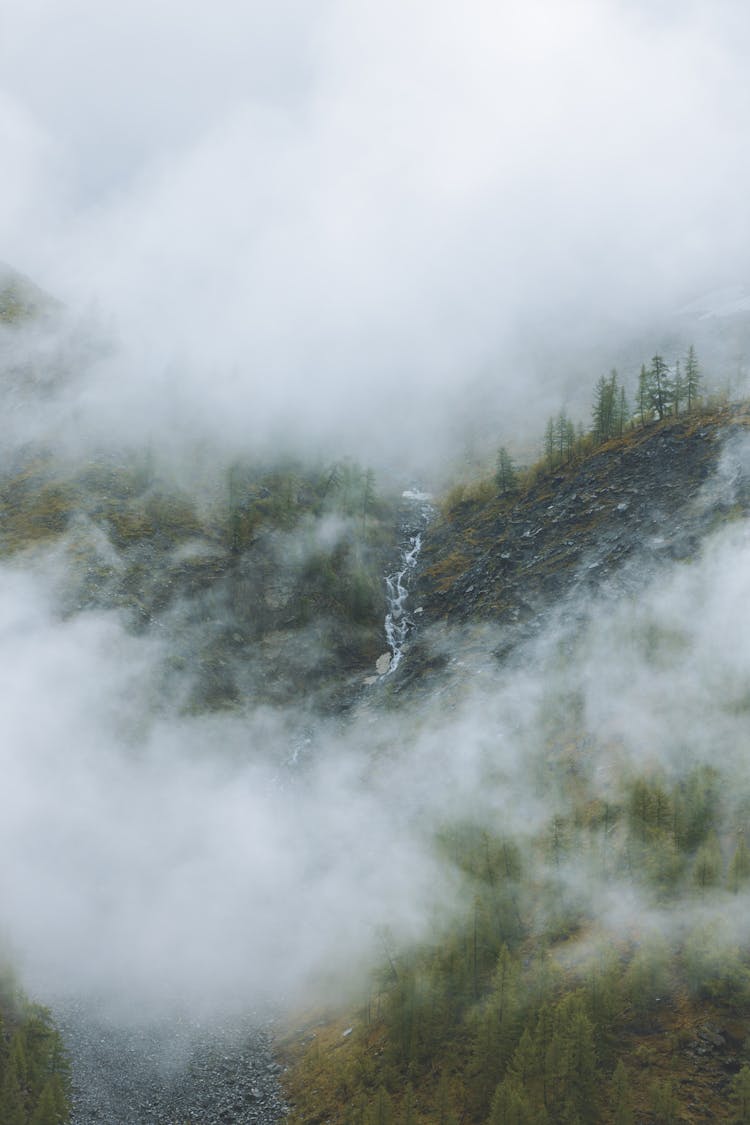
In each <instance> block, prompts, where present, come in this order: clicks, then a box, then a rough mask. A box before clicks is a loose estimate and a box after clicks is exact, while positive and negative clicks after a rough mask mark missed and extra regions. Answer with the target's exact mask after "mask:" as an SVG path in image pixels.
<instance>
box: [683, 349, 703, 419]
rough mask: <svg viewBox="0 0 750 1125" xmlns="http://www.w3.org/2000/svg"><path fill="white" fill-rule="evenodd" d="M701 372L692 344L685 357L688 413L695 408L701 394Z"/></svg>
mask: <svg viewBox="0 0 750 1125" xmlns="http://www.w3.org/2000/svg"><path fill="white" fill-rule="evenodd" d="M700 382H701V373H700V367H699V365H698V360H697V358H696V355H695V348H694V347H693V345H692V344H691V345H690V347H689V348H688V353H687V357H686V359H685V405H686V407H687V410H688V413H689V412H690V411H691V410H694V409H695V406H696V405H697V402H698V396H699V394H700Z"/></svg>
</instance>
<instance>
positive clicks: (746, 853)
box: [727, 835, 750, 894]
mask: <svg viewBox="0 0 750 1125" xmlns="http://www.w3.org/2000/svg"><path fill="white" fill-rule="evenodd" d="M749 881H750V848H748V846H747V844H746V843H745V837H744V835H743V836H740V839H739V842H738V844H737V847H736V848H735V850H734V855H733V856H732V858H731V860H730V861H729V871H728V873H727V885H728V886H729V889H730V891H732V892H733V893H734V894H737V893H738V891H739V890H741V888H742V887H744V886H746V885H747V883H748V882H749Z"/></svg>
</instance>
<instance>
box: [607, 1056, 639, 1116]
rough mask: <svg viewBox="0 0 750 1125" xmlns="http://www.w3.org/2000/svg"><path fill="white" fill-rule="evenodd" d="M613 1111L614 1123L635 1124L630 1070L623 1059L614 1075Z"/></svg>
mask: <svg viewBox="0 0 750 1125" xmlns="http://www.w3.org/2000/svg"><path fill="white" fill-rule="evenodd" d="M611 1102H612V1113H613V1120H614V1125H633V1120H634V1118H633V1102H632V1098H631V1095H630V1082H629V1081H628V1072H627V1071H626V1069H625V1067H624V1066H623V1063H622V1059H620V1061H619V1062H618V1063H617V1066H616V1067H615V1072H614V1074H613V1075H612V1099H611Z"/></svg>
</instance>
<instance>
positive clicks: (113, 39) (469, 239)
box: [0, 0, 750, 461]
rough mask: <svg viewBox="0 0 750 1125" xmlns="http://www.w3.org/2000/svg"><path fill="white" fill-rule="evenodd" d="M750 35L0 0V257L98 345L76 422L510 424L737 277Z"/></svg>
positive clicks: (176, 428)
mask: <svg viewBox="0 0 750 1125" xmlns="http://www.w3.org/2000/svg"><path fill="white" fill-rule="evenodd" d="M749 38H750V17H748V15H747V12H746V10H745V9H744V7H743V6H742V5H741V4H739V3H734V2H732V0H721V2H720V3H708V2H702V0H696V2H694V3H691V4H677V3H674V4H672V3H666V2H665V3H662V4H652V3H649V4H646V3H643V4H626V3H617V2H614V0H596V2H594V0H533V2H532V3H528V2H523V3H521V2H516V0H508V2H506V3H503V4H499V5H498V4H494V3H488V2H484V0H471V2H470V3H469V4H462V5H461V6H460V7H459V6H458V5H455V4H450V3H445V2H439V3H430V4H427V3H422V2H419V0H416V2H413V3H408V4H401V3H392V2H386V3H378V4H373V3H369V2H366V0H362V2H359V0H358V2H356V3H344V2H337V0H322V2H321V3H317V4H315V5H309V4H301V3H295V2H294V0H284V2H282V3H277V4H273V5H270V6H269V5H268V4H260V3H250V4H242V3H238V2H236V0H220V2H219V3H218V4H216V5H213V6H212V7H211V8H210V9H207V8H205V7H204V6H202V5H199V4H193V3H188V4H185V3H180V4H176V3H173V2H172V0H166V2H164V3H161V4H159V5H157V6H154V5H149V4H144V3H139V2H136V3H133V4H129V5H126V6H124V7H120V8H118V9H117V10H114V9H112V8H110V7H106V8H103V7H102V6H101V5H99V4H95V3H93V2H91V0H75V2H72V3H68V4H65V5H64V6H61V5H59V4H57V3H55V2H54V0H31V2H29V3H26V2H24V3H21V2H20V0H12V2H11V3H9V4H5V5H4V6H3V12H2V14H1V15H0V128H1V129H2V134H3V149H4V162H3V163H4V174H3V182H2V185H1V186H0V258H4V259H5V260H6V261H8V262H9V263H10V264H11V265H13V266H14V267H15V268H17V269H19V270H21V271H22V272H23V273H25V274H27V275H29V276H31V277H32V279H33V280H35V281H36V282H37V283H38V284H40V285H41V286H42V287H43V288H45V289H46V290H48V291H49V292H51V293H52V294H53V295H54V296H56V297H57V298H59V299H60V300H62V301H63V302H64V303H65V305H66V307H67V308H68V309H69V310H70V312H71V315H73V316H74V317H76V318H78V317H81V316H83V315H84V314H85V315H86V316H88V317H90V318H92V319H93V320H94V321H95V322H96V324H97V326H98V328H99V329H101V330H103V331H105V332H106V333H107V334H108V335H109V336H110V338H111V340H112V341H113V347H112V352H111V354H110V355H109V356H108V357H107V359H106V360H105V361H103V362H102V363H100V364H99V365H97V367H96V369H95V371H93V372H92V373H91V374H92V379H91V381H90V382H89V383H87V389H86V392H85V393H83V392H82V391H81V392H79V395H80V397H79V400H77V403H76V405H77V407H78V410H77V413H76V414H75V415H74V420H75V424H76V425H79V426H80V425H82V424H83V420H84V419H87V420H88V422H89V424H90V425H93V426H100V425H103V426H104V427H105V429H106V428H107V427H109V428H115V429H117V431H118V432H119V433H120V434H122V433H123V431H126V430H128V429H131V430H133V431H135V432H137V433H139V434H140V433H141V431H142V429H143V427H144V426H146V425H148V427H149V428H150V430H151V431H152V432H156V433H157V434H162V433H163V434H168V435H171V436H174V434H175V432H177V433H186V432H193V431H194V430H196V429H200V430H202V431H207V432H208V433H210V435H211V436H212V437H214V438H215V437H216V436H217V435H220V437H221V439H222V440H223V441H225V442H229V441H232V442H234V443H237V444H242V443H246V444H251V443H255V444H258V443H260V442H268V441H272V442H275V443H277V444H278V442H280V441H281V440H282V439H288V438H289V437H290V436H291V437H292V438H293V439H294V440H295V441H297V442H299V441H300V440H302V439H303V438H304V440H307V441H310V440H320V441H327V442H329V443H330V442H333V443H335V444H336V445H337V446H344V447H345V448H344V451H345V452H350V451H352V450H358V451H360V452H363V453H366V454H367V456H368V459H369V460H371V461H378V460H381V461H382V460H384V459H386V458H387V457H391V458H393V457H395V456H396V455H397V453H399V452H400V453H401V454H402V455H403V453H404V449H405V447H411V448H412V450H415V449H417V450H419V449H421V450H422V451H425V452H427V451H432V450H433V449H434V448H435V443H436V442H438V443H441V442H442V443H443V444H442V445H441V448H443V449H444V448H445V444H444V443H445V442H447V440H448V437H449V432H450V429H451V423H452V424H453V425H454V426H455V425H456V424H457V423H458V422H460V423H461V425H469V424H470V422H471V420H472V417H473V416H474V415H478V416H480V417H486V415H487V411H490V414H491V416H492V418H493V419H496V420H497V423H498V424H501V425H502V427H504V428H505V433H504V435H503V436H504V437H506V438H507V437H508V434H510V435H512V436H514V437H516V438H517V437H518V435H519V432H520V433H522V434H524V435H525V436H526V437H527V438H528V437H529V436H531V435H535V434H536V433H537V432H538V429H539V425H540V419H543V418H544V417H546V414H547V412H549V411H550V410H554V409H557V408H558V407H559V405H560V403H561V400H571V399H572V400H575V399H576V398H577V396H578V395H580V392H581V387H582V386H583V388H584V395H586V394H588V389H589V387H590V386H591V385H592V384H593V383H594V381H595V380H596V378H597V377H598V375H599V374H601V370H602V369H603V370H607V369H608V367H609V366H610V365H611V364H612V363H613V362H616V361H618V359H620V358H623V356H622V355H621V345H622V344H623V342H624V341H627V342H634V346H636V350H635V351H633V352H632V353H631V352H626V353H625V356H624V358H625V359H626V362H627V363H630V364H631V365H639V364H640V362H641V360H642V359H646V360H648V359H649V358H650V356H651V355H652V354H653V352H654V351H655V350H656V349H657V348H662V349H663V348H665V347H666V346H667V345H668V344H669V343H670V342H671V339H672V335H673V324H672V321H671V320H670V318H673V317H674V315H675V314H676V313H677V311H678V310H679V309H681V308H683V307H684V306H685V304H686V303H689V302H690V301H692V300H694V299H695V298H697V297H700V296H701V295H702V294H704V293H705V292H707V291H713V290H716V289H717V288H720V287H722V286H727V285H732V284H738V283H740V284H741V283H742V282H743V281H744V280H745V279H746V278H747V257H748V248H749V247H748V223H747V208H746V195H747V183H748V159H749V158H748V154H747V145H746V143H745V141H746V137H747V132H748V115H749V112H750V104H749V101H748V95H749V93H750V86H749V82H750V80H749V79H748V74H747V67H746V58H747V49H748V40H749ZM667 325H669V326H670V327H669V328H667ZM743 346H744V345H743ZM640 349H642V350H640ZM733 358H734V357H733ZM739 362H740V366H741V365H742V364H743V363H744V360H743V359H742V357H740V361H739ZM633 370H637V366H634V367H633ZM67 424H68V427H70V426H71V425H73V424H74V422H73V421H72V420H71V419H68V423H67ZM412 460H414V458H412ZM417 460H418V458H417Z"/></svg>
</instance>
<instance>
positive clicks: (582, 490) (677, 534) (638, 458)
mask: <svg viewBox="0 0 750 1125" xmlns="http://www.w3.org/2000/svg"><path fill="white" fill-rule="evenodd" d="M748 427H750V408H749V407H748V406H747V405H744V404H743V405H738V406H734V407H726V408H723V409H719V410H715V411H708V412H706V413H703V414H700V415H696V416H691V417H687V418H686V417H683V418H679V419H667V420H666V421H665V422H662V423H652V424H651V425H650V426H646V427H643V428H640V429H634V430H632V431H630V432H629V433H628V434H626V436H625V437H623V438H621V439H617V440H613V441H610V442H608V443H607V444H606V445H604V446H602V447H600V448H599V449H598V450H597V451H596V452H595V453H593V454H592V455H591V456H589V457H586V458H585V459H584V460H583V461H581V462H580V463H572V464H570V465H568V466H565V467H564V468H560V469H558V470H545V469H541V470H540V471H538V473H537V474H536V476H535V478H534V479H533V480H532V481H531V483H529V484H528V485H527V486H526V487H524V488H522V490H521V491H520V492H519V493H518V494H514V495H512V496H510V497H502V496H498V495H496V494H495V495H491V496H490V497H489V498H487V497H486V496H485V497H480V498H478V499H471V498H470V499H466V500H461V499H459V500H458V502H455V503H453V504H452V505H451V506H449V507H447V508H446V510H445V511H444V515H443V518H442V519H441V520H439V521H438V522H437V523H436V524H435V526H434V527H433V528H432V529H431V533H430V535H429V536H428V537H427V540H426V542H425V547H424V553H423V566H422V568H421V571H420V578H419V583H418V586H417V588H416V590H415V600H416V601H418V602H419V604H420V605H421V606H422V607H423V611H424V619H425V621H426V622H435V621H439V620H450V621H466V620H471V619H481V620H492V621H495V622H498V623H501V624H503V625H513V624H521V625H526V626H532V625H533V623H534V622H535V621H536V622H537V623H538V620H539V617H540V615H541V614H543V613H544V612H545V610H547V609H548V608H549V606H550V604H551V603H554V602H556V601H558V600H559V599H560V598H561V597H566V596H568V595H570V594H572V593H574V592H575V591H576V590H578V589H581V588H583V589H586V588H590V587H596V586H599V585H600V584H602V583H607V582H612V581H624V580H625V578H626V575H627V569H626V568H625V564H627V563H628V562H629V561H631V560H635V561H637V562H638V564H639V565H647V564H648V563H649V562H659V561H670V560H672V561H673V560H678V559H685V558H689V557H690V556H691V555H694V554H695V552H696V551H697V550H698V548H699V546H700V543H701V540H702V538H703V536H704V535H705V534H706V533H707V531H709V530H710V529H711V528H712V527H714V526H715V525H716V523H717V522H718V521H720V520H722V519H723V518H726V517H727V516H728V515H730V514H731V513H732V510H733V507H734V505H735V504H736V505H737V506H738V508H737V511H738V512H739V511H744V510H746V505H747V502H748V482H747V479H746V476H745V477H744V479H742V480H741V481H738V483H739V484H740V485H741V487H740V489H739V491H736V492H734V491H731V490H730V489H729V488H727V489H726V491H725V492H724V494H723V495H719V494H718V490H717V489H714V490H712V491H710V492H704V491H703V490H704V485H705V484H706V482H707V481H709V479H710V478H712V477H713V476H714V474H716V472H717V471H718V468H719V463H720V460H721V457H722V453H723V451H725V450H726V449H727V446H728V444H730V443H731V441H732V438H733V436H734V435H736V434H737V433H743V432H745V431H746V430H747V429H748ZM742 468H743V469H744V470H745V472H746V469H747V466H742ZM732 471H734V472H735V474H738V473H739V467H737V466H735V469H734V470H732V469H731V468H728V469H727V472H729V473H731V472H732ZM726 483H727V484H728V483H729V481H727V482H726ZM493 491H494V492H495V493H496V490H493ZM623 568H625V569H624V570H623Z"/></svg>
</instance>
